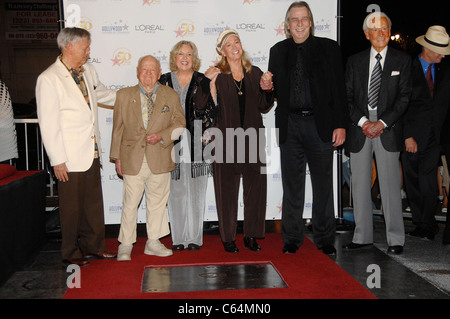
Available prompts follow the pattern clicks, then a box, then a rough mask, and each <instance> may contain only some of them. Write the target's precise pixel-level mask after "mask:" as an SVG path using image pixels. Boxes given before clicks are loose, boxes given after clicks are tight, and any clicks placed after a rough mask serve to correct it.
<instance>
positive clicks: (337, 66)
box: [269, 36, 348, 144]
mask: <svg viewBox="0 0 450 319" xmlns="http://www.w3.org/2000/svg"><path fill="white" fill-rule="evenodd" d="M309 40H311V44H310V45H311V47H310V48H311V51H310V54H309V55H310V59H311V60H310V62H311V63H310V65H309V79H310V88H311V100H312V107H313V111H314V117H315V121H316V127H317V130H318V132H319V135H320V138H321V139H322V141H323V142H329V141H331V138H332V135H333V130H334V129H336V128H346V127H347V124H348V109H347V102H346V98H345V86H344V71H343V65H342V55H341V50H340V47H339V45H338V44H337V42H335V41H333V40H330V39H327V38H319V37H314V36H311V39H309ZM295 62H296V55H295V42H294V40H293V39H292V38H289V39H286V40H283V41H280V42H278V43H277V44H275V45H274V46H273V47H272V48H271V49H270V58H269V71H270V72H272V73H273V83H274V87H275V97H276V99H277V108H276V110H275V125H276V127H277V128H278V129H279V132H278V133H279V137H278V138H279V143H280V144H283V143H284V142H285V141H286V136H287V131H288V115H289V95H290V87H291V85H290V78H291V77H290V72H291V70H292V68H293V67H294V66H295Z"/></svg>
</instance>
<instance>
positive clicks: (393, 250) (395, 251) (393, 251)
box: [387, 246, 403, 255]
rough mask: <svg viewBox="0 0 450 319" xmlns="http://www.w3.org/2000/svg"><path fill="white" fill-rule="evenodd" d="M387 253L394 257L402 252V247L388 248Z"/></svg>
mask: <svg viewBox="0 0 450 319" xmlns="http://www.w3.org/2000/svg"><path fill="white" fill-rule="evenodd" d="M387 252H388V253H391V254H395V255H400V254H401V253H402V252H403V246H389V247H388V249H387Z"/></svg>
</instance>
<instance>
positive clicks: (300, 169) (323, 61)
mask: <svg viewBox="0 0 450 319" xmlns="http://www.w3.org/2000/svg"><path fill="white" fill-rule="evenodd" d="M285 25H286V30H285V31H286V34H287V36H288V39H286V40H283V41H281V42H279V43H277V44H275V45H274V46H273V47H272V48H271V50H270V58H269V72H271V73H272V74H273V84H274V89H275V96H276V99H277V105H278V106H277V108H276V111H275V122H276V127H277V128H278V129H279V132H278V133H279V144H280V149H281V171H282V180H283V211H282V233H283V241H284V247H283V252H284V253H295V252H296V251H297V249H298V248H299V247H300V246H301V245H302V243H303V206H304V199H305V174H306V163H307V162H308V165H309V169H310V173H311V183H312V191H313V198H314V203H313V207H312V226H313V233H314V242H315V244H316V245H317V247H318V248H319V249H321V250H322V251H323V252H324V253H326V254H335V253H336V250H335V248H334V239H335V233H336V226H335V217H334V216H335V214H334V207H333V151H334V149H333V148H334V147H338V146H340V145H342V144H343V143H344V141H345V134H346V131H345V127H346V124H347V122H348V112H347V104H346V100H345V87H344V73H343V67H342V60H341V52H340V48H339V46H338V44H337V43H336V42H335V41H332V40H330V39H325V38H319V37H315V36H314V34H313V31H314V20H313V16H312V13H311V10H310V8H309V6H308V4H307V3H306V2H303V1H300V2H294V3H292V4H291V6H290V7H289V9H288V10H287V13H286V21H285Z"/></svg>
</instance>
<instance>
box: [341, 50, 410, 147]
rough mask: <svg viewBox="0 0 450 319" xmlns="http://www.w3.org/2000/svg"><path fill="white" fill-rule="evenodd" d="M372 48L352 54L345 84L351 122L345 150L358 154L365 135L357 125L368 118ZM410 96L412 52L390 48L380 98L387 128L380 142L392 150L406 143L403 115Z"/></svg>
mask: <svg viewBox="0 0 450 319" xmlns="http://www.w3.org/2000/svg"><path fill="white" fill-rule="evenodd" d="M369 59H370V49H367V50H365V51H363V52H360V53H357V54H355V55H353V56H351V57H350V58H349V59H348V61H347V67H346V71H345V85H346V89H347V99H348V108H349V112H350V121H351V124H350V126H349V130H348V134H347V139H346V142H345V149H346V151H349V152H352V153H357V152H359V151H360V150H361V149H362V147H363V146H364V143H365V140H366V136H365V135H364V133H363V132H362V128H361V127H360V126H358V122H359V120H360V119H361V117H363V116H366V117H367V118H369V110H368V85H369V76H370V75H369V72H370V71H369ZM410 96H411V58H410V57H409V55H407V54H405V53H403V52H401V51H399V50H396V49H393V48H391V47H388V50H387V53H386V58H385V61H384V66H383V74H382V78H381V87H380V93H379V97H378V107H377V114H378V120H382V121H383V122H384V123H386V125H387V127H386V128H385V129H384V130H383V133H382V134H381V136H380V138H381V143H382V145H383V147H384V149H385V150H387V151H389V152H399V151H401V149H402V145H403V139H402V137H403V132H402V130H403V129H402V116H403V114H404V113H405V111H406V109H407V107H408V103H409V99H410Z"/></svg>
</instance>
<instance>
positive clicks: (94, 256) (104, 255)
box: [84, 251, 117, 259]
mask: <svg viewBox="0 0 450 319" xmlns="http://www.w3.org/2000/svg"><path fill="white" fill-rule="evenodd" d="M84 257H85V258H88V259H114V258H116V257H117V254H116V253H111V252H109V251H104V252H103V253H100V254H90V253H88V254H85V255H84Z"/></svg>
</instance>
